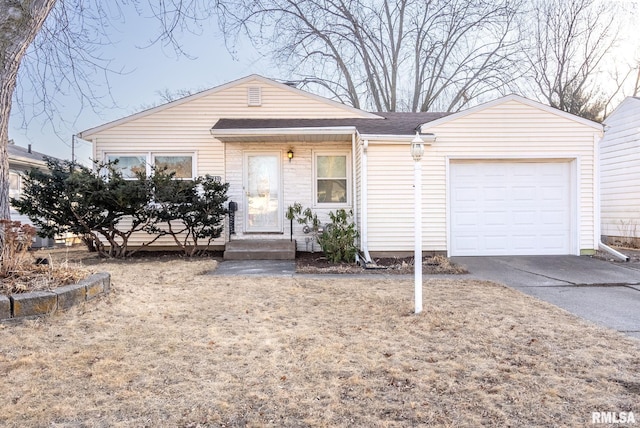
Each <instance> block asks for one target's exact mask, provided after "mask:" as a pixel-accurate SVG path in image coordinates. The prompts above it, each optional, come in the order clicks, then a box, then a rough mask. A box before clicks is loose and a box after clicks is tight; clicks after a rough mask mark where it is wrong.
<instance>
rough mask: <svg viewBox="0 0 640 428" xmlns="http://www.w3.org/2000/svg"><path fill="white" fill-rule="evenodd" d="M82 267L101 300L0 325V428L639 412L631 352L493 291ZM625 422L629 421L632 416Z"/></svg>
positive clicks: (465, 422) (477, 420)
mask: <svg viewBox="0 0 640 428" xmlns="http://www.w3.org/2000/svg"><path fill="white" fill-rule="evenodd" d="M215 263H216V262H215V261H213V260H206V259H204V260H203V259H200V260H187V259H173V258H163V259H161V260H153V259H149V258H146V259H136V260H129V261H108V262H98V261H95V260H94V261H92V262H91V266H90V269H92V270H95V271H109V272H111V274H112V293H111V294H110V295H109V296H106V297H103V298H99V299H97V300H96V301H92V302H90V303H88V304H86V305H84V306H80V307H76V308H73V309H71V310H69V311H68V312H65V313H59V314H55V315H53V316H52V317H49V318H45V319H42V320H38V321H28V322H25V323H22V324H18V325H5V326H0V382H1V383H2V391H3V392H2V394H0V407H1V408H2V412H0V426H6V427H25V426H30V427H33V426H36V427H38V426H51V427H141V426H153V427H156V426H168V427H218V426H278V427H280V426H286V427H299V426H331V427H334V426H337V427H347V426H370V427H374V426H375V427H377V426H383V427H384V426H389V427H396V426H397V427H400V426H402V427H404V426H418V425H424V426H451V427H457V426H468V427H477V426H501V427H502V426H558V425H560V426H583V425H590V422H591V412H594V411H616V412H622V411H634V412H635V414H636V415H637V414H638V413H640V407H639V405H638V403H639V402H640V382H639V381H638V378H637V373H638V372H639V371H640V342H639V341H637V340H635V339H632V338H627V337H625V336H623V335H621V334H619V333H617V332H614V331H611V330H607V329H604V328H599V327H596V326H593V325H591V324H588V323H587V322H584V321H582V320H580V319H578V318H576V317H574V316H572V315H570V314H568V313H566V312H564V311H562V310H560V309H557V308H555V307H553V306H552V305H549V304H546V303H543V302H540V301H538V300H535V299H533V298H530V297H528V296H525V295H523V294H521V293H519V292H516V291H513V290H510V289H508V288H505V287H502V286H499V285H496V284H493V283H489V282H478V281H468V280H464V279H458V280H450V279H446V280H445V279H437V278H435V279H430V280H428V281H425V288H424V295H425V301H424V307H425V311H424V313H423V314H421V315H418V316H416V315H413V314H412V303H413V300H412V299H413V294H412V291H413V283H412V281H411V280H408V279H404V278H402V277H396V278H390V277H388V276H386V277H382V276H379V277H376V276H369V277H367V278H365V279H356V278H350V277H345V278H342V279H322V278H311V277H304V276H296V277H294V278H277V279H274V278H255V277H224V276H212V275H207V274H205V273H206V272H207V271H210V270H212V269H213V268H214V267H215ZM637 417H638V416H636V418H637Z"/></svg>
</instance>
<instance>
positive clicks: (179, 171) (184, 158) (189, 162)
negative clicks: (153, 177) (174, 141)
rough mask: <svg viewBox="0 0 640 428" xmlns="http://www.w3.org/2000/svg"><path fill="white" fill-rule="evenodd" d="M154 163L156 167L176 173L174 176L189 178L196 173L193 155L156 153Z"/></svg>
mask: <svg viewBox="0 0 640 428" xmlns="http://www.w3.org/2000/svg"><path fill="white" fill-rule="evenodd" d="M153 165H154V166H155V167H156V169H166V172H167V173H174V174H175V175H174V176H173V177H174V178H180V179H186V180H188V179H192V178H193V175H194V174H193V156H192V155H165V154H161V155H160V154H159V155H154V156H153Z"/></svg>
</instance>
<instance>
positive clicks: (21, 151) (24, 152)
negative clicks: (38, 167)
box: [7, 143, 52, 161]
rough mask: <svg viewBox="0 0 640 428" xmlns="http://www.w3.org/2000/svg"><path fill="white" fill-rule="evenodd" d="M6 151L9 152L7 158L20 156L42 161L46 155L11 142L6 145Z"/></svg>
mask: <svg viewBox="0 0 640 428" xmlns="http://www.w3.org/2000/svg"><path fill="white" fill-rule="evenodd" d="M7 153H8V154H9V158H11V157H21V158H26V159H31V160H34V161H44V160H45V159H44V158H45V156H47V155H45V154H43V153H40V152H35V151H33V150H31V151H29V149H27V148H25V147H20V146H16V145H15V144H12V143H10V144H8V145H7ZM47 157H52V156H47Z"/></svg>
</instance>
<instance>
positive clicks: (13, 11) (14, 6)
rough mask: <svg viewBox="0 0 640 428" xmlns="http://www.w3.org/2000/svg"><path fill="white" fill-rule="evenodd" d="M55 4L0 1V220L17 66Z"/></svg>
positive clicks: (4, 215) (50, 0)
mask: <svg viewBox="0 0 640 428" xmlns="http://www.w3.org/2000/svg"><path fill="white" fill-rule="evenodd" d="M54 4H55V0H30V1H27V0H22V1H17V0H13V1H2V2H0V46H1V47H0V61H1V62H0V219H8V218H9V216H10V211H9V203H8V201H9V158H8V155H7V145H8V143H9V116H10V114H11V101H12V97H13V92H14V90H15V87H16V81H17V76H18V69H19V68H20V63H21V61H22V59H23V58H24V56H25V54H26V52H27V48H28V47H29V45H30V44H31V43H32V42H33V40H34V39H35V37H36V35H37V34H38V32H39V31H40V29H41V28H42V26H43V24H44V21H45V19H46V18H47V16H48V15H49V13H50V12H51V9H52V8H53V6H54ZM0 244H2V235H1V233H0Z"/></svg>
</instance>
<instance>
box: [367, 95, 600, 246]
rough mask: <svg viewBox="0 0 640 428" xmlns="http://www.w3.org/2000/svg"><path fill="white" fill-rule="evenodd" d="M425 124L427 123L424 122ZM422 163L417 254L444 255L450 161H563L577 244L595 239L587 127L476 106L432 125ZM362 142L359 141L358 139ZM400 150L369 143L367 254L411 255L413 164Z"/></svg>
mask: <svg viewBox="0 0 640 428" xmlns="http://www.w3.org/2000/svg"><path fill="white" fill-rule="evenodd" d="M427 125H428V124H427ZM422 132H423V133H434V134H435V135H436V141H435V142H434V143H432V145H431V146H427V147H425V154H424V156H423V158H422V174H423V175H422V177H423V188H422V213H423V226H422V229H423V249H424V251H442V252H445V251H448V249H449V247H448V239H449V237H448V234H447V232H448V227H449V223H448V222H449V219H448V217H447V216H448V213H447V204H448V195H447V186H448V178H447V177H448V168H449V162H451V161H452V160H455V159H480V160H490V159H501V160H505V159H506V160H509V159H511V160H518V159H565V160H575V162H576V163H577V172H576V175H577V178H576V183H577V184H576V188H577V193H578V194H577V196H576V207H577V212H576V214H575V215H576V217H577V219H578V220H576V223H577V226H576V227H577V231H576V233H577V234H578V237H579V238H578V239H577V247H578V248H579V249H584V250H592V249H594V248H596V247H597V242H596V236H595V235H596V233H595V231H596V228H595V227H596V225H595V219H596V213H595V209H596V207H595V203H596V201H595V197H594V184H595V183H594V174H595V172H594V143H595V141H597V139H598V137H599V133H598V131H597V129H595V128H594V127H591V126H588V125H585V124H583V123H580V122H579V121H574V120H571V119H569V118H566V117H563V116H562V115H557V114H553V113H551V112H548V111H546V110H543V109H540V108H536V107H533V106H530V105H527V104H524V103H520V102H518V101H515V100H511V101H506V102H503V103H500V104H497V105H493V106H491V107H487V108H485V109H480V110H477V111H475V112H472V113H470V114H468V115H465V116H461V117H459V118H457V119H454V120H450V121H448V122H447V121H444V122H443V123H441V124H440V125H438V126H435V127H432V128H428V127H427V126H424V127H423V129H422ZM362 138H363V139H365V138H366V136H363V137H362ZM409 141H410V140H407V143H406V145H397V144H380V143H375V144H373V143H370V145H369V149H368V162H369V170H368V176H367V177H368V181H369V189H368V191H369V194H368V199H369V210H368V213H369V214H368V217H369V225H368V227H369V250H370V251H372V252H386V251H398V252H410V251H412V250H413V241H414V233H413V200H414V199H413V168H414V165H413V159H412V158H411V155H410V153H409Z"/></svg>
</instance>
